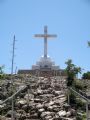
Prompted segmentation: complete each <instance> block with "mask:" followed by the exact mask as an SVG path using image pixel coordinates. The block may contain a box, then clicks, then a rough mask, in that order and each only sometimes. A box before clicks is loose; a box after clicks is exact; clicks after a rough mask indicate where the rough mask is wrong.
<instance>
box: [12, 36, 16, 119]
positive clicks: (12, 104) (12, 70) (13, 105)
mask: <svg viewBox="0 0 90 120" xmlns="http://www.w3.org/2000/svg"><path fill="white" fill-rule="evenodd" d="M14 52H15V35H14V39H13V51H12V67H11V83H12V91H13V68H14ZM11 117H12V120H14V99H13V97H12V116H11Z"/></svg>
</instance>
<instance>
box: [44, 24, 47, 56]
mask: <svg viewBox="0 0 90 120" xmlns="http://www.w3.org/2000/svg"><path fill="white" fill-rule="evenodd" d="M44 35H45V36H47V26H45V27H44ZM44 58H47V37H44Z"/></svg>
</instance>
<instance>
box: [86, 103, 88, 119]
mask: <svg viewBox="0 0 90 120" xmlns="http://www.w3.org/2000/svg"><path fill="white" fill-rule="evenodd" d="M86 118H87V120H88V101H87V102H86Z"/></svg>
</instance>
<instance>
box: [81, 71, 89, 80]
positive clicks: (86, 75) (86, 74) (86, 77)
mask: <svg viewBox="0 0 90 120" xmlns="http://www.w3.org/2000/svg"><path fill="white" fill-rule="evenodd" d="M82 79H90V72H89V71H88V72H86V73H84V74H83V75H82Z"/></svg>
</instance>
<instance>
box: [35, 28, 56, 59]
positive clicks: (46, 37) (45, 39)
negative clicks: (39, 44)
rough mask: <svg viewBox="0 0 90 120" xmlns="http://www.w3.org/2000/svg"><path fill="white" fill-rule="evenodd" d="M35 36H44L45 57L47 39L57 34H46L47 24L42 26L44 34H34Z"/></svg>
mask: <svg viewBox="0 0 90 120" xmlns="http://www.w3.org/2000/svg"><path fill="white" fill-rule="evenodd" d="M35 37H40V38H44V58H47V39H48V38H54V37H57V35H55V34H53V35H51V34H48V33H47V26H44V34H35Z"/></svg>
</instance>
